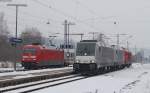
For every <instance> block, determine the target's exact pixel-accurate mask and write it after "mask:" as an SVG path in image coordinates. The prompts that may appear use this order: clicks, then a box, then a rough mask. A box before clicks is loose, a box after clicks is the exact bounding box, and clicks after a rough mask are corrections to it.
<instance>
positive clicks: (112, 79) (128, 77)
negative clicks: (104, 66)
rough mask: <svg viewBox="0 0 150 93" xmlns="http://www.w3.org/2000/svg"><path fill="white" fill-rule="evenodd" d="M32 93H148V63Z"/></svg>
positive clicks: (149, 70) (149, 90)
mask: <svg viewBox="0 0 150 93" xmlns="http://www.w3.org/2000/svg"><path fill="white" fill-rule="evenodd" d="M34 93H150V64H137V63H136V64H133V65H132V67H130V68H125V69H123V70H120V71H115V72H111V73H107V74H103V75H99V76H94V77H91V78H87V79H84V80H79V81H75V82H71V83H67V84H62V85H59V86H55V87H50V88H47V89H43V90H39V91H36V92H34Z"/></svg>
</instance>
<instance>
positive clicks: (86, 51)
mask: <svg viewBox="0 0 150 93" xmlns="http://www.w3.org/2000/svg"><path fill="white" fill-rule="evenodd" d="M95 46H96V43H78V44H77V49H76V55H77V56H94V55H95Z"/></svg>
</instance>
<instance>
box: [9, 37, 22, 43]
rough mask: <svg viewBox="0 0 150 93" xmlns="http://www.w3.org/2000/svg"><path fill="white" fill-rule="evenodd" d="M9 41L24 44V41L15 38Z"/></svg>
mask: <svg viewBox="0 0 150 93" xmlns="http://www.w3.org/2000/svg"><path fill="white" fill-rule="evenodd" d="M9 41H10V42H13V43H22V39H20V38H14V37H12V38H10V39H9Z"/></svg>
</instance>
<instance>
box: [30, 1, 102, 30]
mask: <svg viewBox="0 0 150 93" xmlns="http://www.w3.org/2000/svg"><path fill="white" fill-rule="evenodd" d="M32 1H34V2H36V3H38V4H40V5H41V6H43V7H45V8H46V7H47V8H48V9H51V10H53V11H54V12H57V13H59V14H61V15H63V16H65V17H68V18H71V19H73V20H75V21H78V22H80V23H82V24H84V25H86V26H88V27H90V28H92V29H94V30H96V31H102V30H101V29H99V28H96V27H95V26H93V25H90V24H89V23H86V22H84V21H81V20H79V19H78V18H76V17H74V16H71V15H69V14H67V13H65V12H63V11H61V10H59V9H57V8H54V7H52V6H49V5H47V4H44V3H42V2H41V1H39V0H32Z"/></svg>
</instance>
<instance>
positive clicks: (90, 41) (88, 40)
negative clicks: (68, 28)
mask: <svg viewBox="0 0 150 93" xmlns="http://www.w3.org/2000/svg"><path fill="white" fill-rule="evenodd" d="M80 42H97V40H82V41H80Z"/></svg>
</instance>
